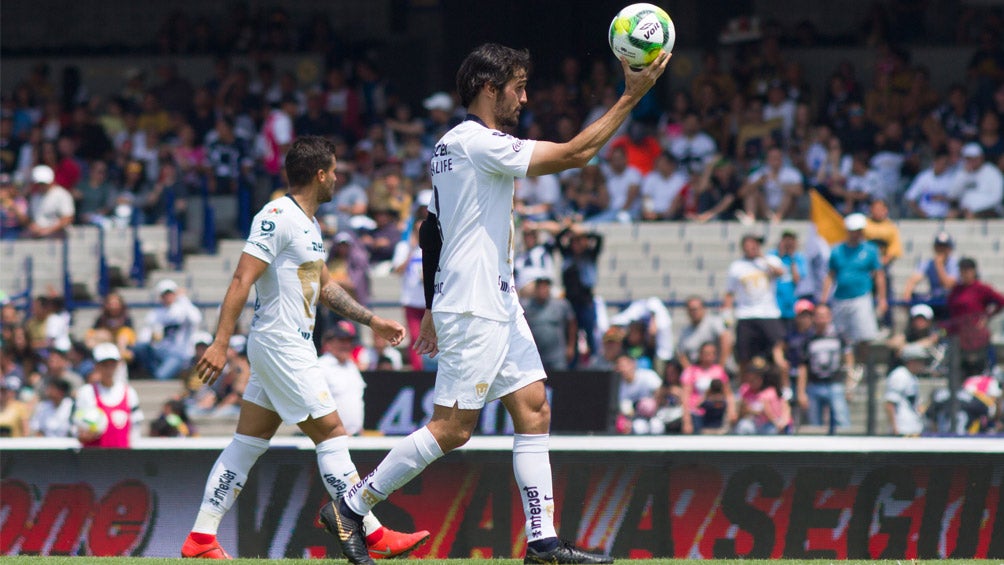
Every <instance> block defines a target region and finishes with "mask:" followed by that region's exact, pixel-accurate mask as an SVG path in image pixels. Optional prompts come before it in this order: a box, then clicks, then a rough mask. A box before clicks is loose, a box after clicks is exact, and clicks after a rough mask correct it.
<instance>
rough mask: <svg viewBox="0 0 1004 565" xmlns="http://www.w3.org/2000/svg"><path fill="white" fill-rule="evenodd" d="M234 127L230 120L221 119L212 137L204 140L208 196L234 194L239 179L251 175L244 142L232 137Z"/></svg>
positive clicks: (249, 159) (231, 119) (227, 118)
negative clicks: (211, 194)
mask: <svg viewBox="0 0 1004 565" xmlns="http://www.w3.org/2000/svg"><path fill="white" fill-rule="evenodd" d="M234 126H235V122H234V120H233V118H230V117H228V116H223V117H220V118H219V119H217V120H216V128H215V129H214V130H213V134H215V135H213V134H210V135H209V136H207V138H206V139H207V143H206V166H207V168H208V169H209V171H210V173H209V174H208V175H207V179H206V180H207V182H208V187H209V192H210V193H213V194H236V192H237V188H238V185H239V183H240V182H241V179H242V178H243V177H245V176H247V175H249V174H251V168H252V164H253V161H252V157H251V154H250V153H249V150H248V148H247V145H246V143H245V142H244V140H243V139H241V138H239V137H237V135H236V134H235V131H234ZM210 140H211V141H210Z"/></svg>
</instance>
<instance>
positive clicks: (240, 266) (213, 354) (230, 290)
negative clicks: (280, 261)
mask: <svg viewBox="0 0 1004 565" xmlns="http://www.w3.org/2000/svg"><path fill="white" fill-rule="evenodd" d="M267 268H268V263H266V262H265V261H262V260H261V259H259V258H257V257H255V256H253V255H249V254H247V253H242V254H241V258H240V260H239V261H238V262H237V268H236V269H234V276H233V278H231V279H230V286H229V287H227V293H226V295H224V296H223V302H222V303H221V304H220V318H219V321H218V322H217V324H216V336H215V337H214V338H213V343H212V345H210V346H209V349H207V350H206V352H205V354H203V356H202V358H201V359H199V362H198V363H197V364H196V366H195V370H196V374H198V375H199V379H200V380H202V382H204V383H207V384H213V382H214V381H215V380H216V377H218V376H220V371H222V370H223V366H224V365H226V364H227V348H228V347H229V346H230V336H232V335H233V334H234V328H235V327H236V326H237V319H238V318H239V317H240V315H241V312H242V311H243V310H244V306H245V305H246V304H247V301H248V295H249V294H251V287H252V286H253V285H254V283H255V281H257V280H258V278H259V277H261V275H262V273H264V272H265V269H267Z"/></svg>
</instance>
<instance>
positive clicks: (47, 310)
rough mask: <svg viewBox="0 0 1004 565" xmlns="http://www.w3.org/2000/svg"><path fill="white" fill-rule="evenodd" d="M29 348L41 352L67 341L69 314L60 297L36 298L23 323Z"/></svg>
mask: <svg viewBox="0 0 1004 565" xmlns="http://www.w3.org/2000/svg"><path fill="white" fill-rule="evenodd" d="M24 327H25V330H26V331H27V333H28V339H29V340H30V341H29V342H30V344H31V347H33V348H34V349H37V350H43V349H47V348H50V347H52V346H53V345H55V344H56V343H61V342H64V341H67V340H69V337H70V313H69V312H67V311H66V308H65V306H64V304H63V298H62V297H61V296H55V295H54V296H45V295H41V296H37V297H35V302H34V303H33V305H32V310H31V317H30V318H28V319H27V320H26V321H25V323H24Z"/></svg>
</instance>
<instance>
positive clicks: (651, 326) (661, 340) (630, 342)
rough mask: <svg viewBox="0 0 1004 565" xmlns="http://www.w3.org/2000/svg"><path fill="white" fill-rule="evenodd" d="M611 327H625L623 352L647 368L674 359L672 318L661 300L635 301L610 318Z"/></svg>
mask: <svg viewBox="0 0 1004 565" xmlns="http://www.w3.org/2000/svg"><path fill="white" fill-rule="evenodd" d="M610 324H611V325H613V326H621V327H626V328H627V335H626V336H625V338H624V351H626V352H627V353H628V355H631V356H632V357H634V358H635V359H636V360H638V362H639V366H641V367H644V368H646V369H653V368H661V366H662V364H663V363H666V362H667V361H669V360H670V359H672V358H673V356H674V349H675V344H674V342H673V319H672V318H671V317H670V315H669V309H668V308H666V305H665V304H664V303H663V301H662V300H660V299H658V298H656V297H654V296H650V297H649V298H647V299H643V300H635V301H633V302H631V304H628V306H627V308H625V309H624V310H621V311H620V312H618V313H617V314H615V315H613V316H611V317H610Z"/></svg>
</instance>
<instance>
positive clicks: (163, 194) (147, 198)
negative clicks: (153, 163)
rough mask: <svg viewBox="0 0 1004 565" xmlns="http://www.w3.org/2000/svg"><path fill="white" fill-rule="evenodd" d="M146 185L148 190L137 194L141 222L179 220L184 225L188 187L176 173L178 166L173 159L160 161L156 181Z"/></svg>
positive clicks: (151, 222) (161, 222) (154, 222)
mask: <svg viewBox="0 0 1004 565" xmlns="http://www.w3.org/2000/svg"><path fill="white" fill-rule="evenodd" d="M147 186H148V190H146V191H145V192H144V193H142V194H140V195H138V196H139V200H138V204H139V208H140V209H141V210H142V212H143V223H145V224H164V223H166V222H168V221H180V222H182V225H184V220H185V214H186V212H187V210H188V193H189V187H188V185H187V184H186V183H185V181H184V179H182V178H181V176H180V175H179V174H178V166H177V165H176V164H175V163H174V161H171V160H170V159H165V160H163V161H161V163H160V167H159V170H158V172H157V181H156V182H154V183H153V184H149V185H147Z"/></svg>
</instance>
